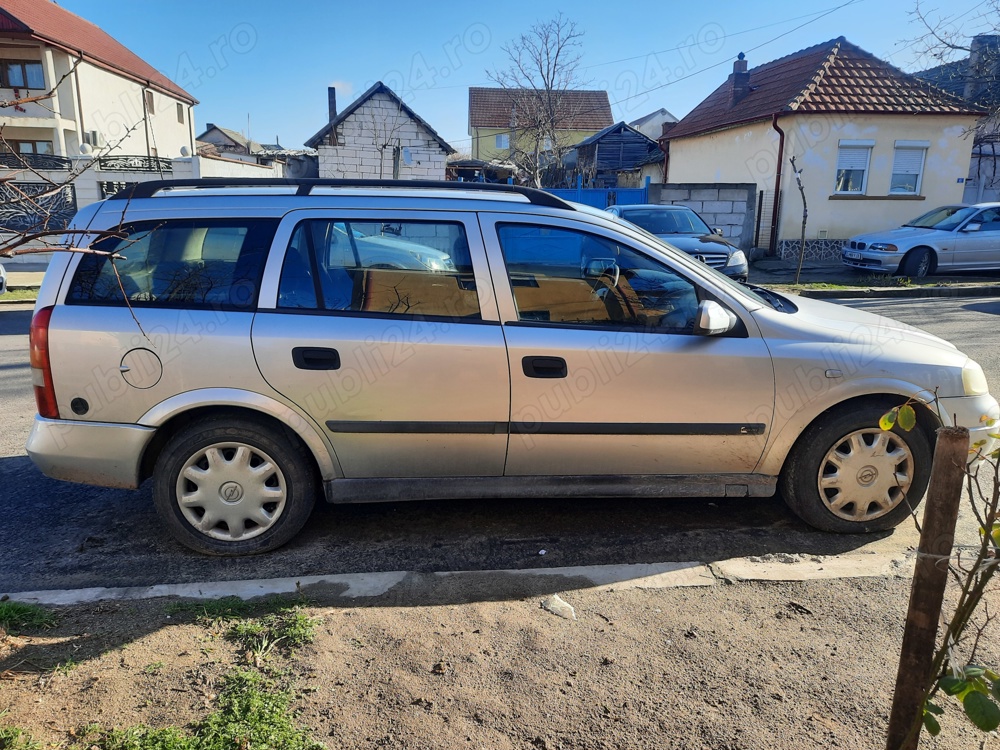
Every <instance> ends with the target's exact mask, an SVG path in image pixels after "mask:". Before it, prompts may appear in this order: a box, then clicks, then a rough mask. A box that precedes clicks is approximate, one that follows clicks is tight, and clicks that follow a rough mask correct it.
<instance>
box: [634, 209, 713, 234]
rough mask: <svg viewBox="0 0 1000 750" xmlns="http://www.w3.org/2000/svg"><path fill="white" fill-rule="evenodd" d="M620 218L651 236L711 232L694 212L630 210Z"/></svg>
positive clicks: (679, 210)
mask: <svg viewBox="0 0 1000 750" xmlns="http://www.w3.org/2000/svg"><path fill="white" fill-rule="evenodd" d="M622 218H624V219H626V220H628V221H631V222H632V223H633V224H635V225H637V226H640V227H642V228H643V229H645V230H646V231H647V232H651V233H652V234H698V235H701V234H711V233H712V230H711V229H709V228H708V225H707V224H706V223H705V222H704V221H702V220H701V218H700V217H699V216H698V214H696V213H695V212H694V211H690V210H688V209H676V208H660V209H658V208H631V209H629V210H627V211H623V212H622Z"/></svg>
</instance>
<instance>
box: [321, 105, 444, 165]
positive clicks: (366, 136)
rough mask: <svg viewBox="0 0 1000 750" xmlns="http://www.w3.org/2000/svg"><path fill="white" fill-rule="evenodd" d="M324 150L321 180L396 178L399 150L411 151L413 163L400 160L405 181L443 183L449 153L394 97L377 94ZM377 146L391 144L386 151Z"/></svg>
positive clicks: (328, 141) (337, 133) (328, 142)
mask: <svg viewBox="0 0 1000 750" xmlns="http://www.w3.org/2000/svg"><path fill="white" fill-rule="evenodd" d="M336 135H337V138H336V142H337V143H338V144H340V145H337V146H334V145H331V142H330V141H331V140H332V138H328V139H327V142H326V143H323V144H320V146H319V148H318V149H317V150H318V151H319V176H320V177H333V178H336V177H341V178H363V179H380V178H381V179H386V180H388V179H392V160H393V146H395V145H398V146H399V148H400V149H404V148H406V149H409V152H410V156H411V163H410V164H407V163H405V161H403V159H402V156H400V163H399V178H400V179H402V180H443V179H444V173H445V160H446V159H447V156H448V155H447V154H446V153H445V151H444V150H443V149H442V148H441V146H440V144H438V142H437V141H436V140H435V139H434V137H433V136H431V134H430V132H428V130H427V129H426V128H425V127H424V126H423V125H421V124H420V123H418V122H417V121H416V120H413V119H411V118H410V117H409V116H408V115H407V114H406V111H405V110H402V109H401V108H400V107H399V105H398V104H397V103H396V101H395V100H393V99H392V98H391V97H389V96H386V95H385V94H376V95H375V96H373V97H372V98H371V99H369V100H368V101H366V102H365V103H364V104H362V105H361V106H360V107H358V108H357V110H355V111H354V112H353V113H352V114H351V115H350V116H349V117H348V118H347V119H346V120H344V122H342V123H340V125H338V126H337V131H336ZM376 143H388V144H389V145H388V146H387V147H386V148H385V149H384V150H383V151H380V150H379V149H378V148H376V145H375V144H376Z"/></svg>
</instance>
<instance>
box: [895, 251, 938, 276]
mask: <svg viewBox="0 0 1000 750" xmlns="http://www.w3.org/2000/svg"><path fill="white" fill-rule="evenodd" d="M933 268H934V253H933V251H931V249H930V248H929V247H917V248H914V249H913V250H910V252H908V253H907V254H906V257H905V258H903V262H902V263H900V264H899V273H900V275H901V276H909V277H911V278H914V279H922V278H924V277H925V276H927V275H928V274H929V273H930V272H931V270H932V269H933Z"/></svg>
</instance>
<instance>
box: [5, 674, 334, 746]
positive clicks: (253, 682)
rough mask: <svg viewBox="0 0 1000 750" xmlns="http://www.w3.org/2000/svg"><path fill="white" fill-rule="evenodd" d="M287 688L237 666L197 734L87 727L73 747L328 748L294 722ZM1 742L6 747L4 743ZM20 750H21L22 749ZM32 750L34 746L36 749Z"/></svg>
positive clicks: (172, 729)
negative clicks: (238, 668) (215, 706)
mask: <svg viewBox="0 0 1000 750" xmlns="http://www.w3.org/2000/svg"><path fill="white" fill-rule="evenodd" d="M291 699H292V694H291V691H290V690H288V688H287V687H285V686H283V685H281V684H279V683H277V682H276V681H274V680H270V679H268V678H266V677H263V676H262V675H260V674H259V673H257V672H253V671H238V672H234V673H233V674H231V675H229V676H228V677H226V678H225V681H224V682H223V686H222V690H221V691H220V694H219V707H218V709H216V710H215V711H213V712H212V713H211V714H209V715H208V716H207V717H206V718H205V719H204V720H203V721H201V722H200V723H199V724H197V725H195V727H194V733H193V735H187V734H184V733H183V732H181V731H180V730H179V729H176V728H174V727H168V728H166V729H150V728H149V727H145V726H137V727H131V728H129V729H110V730H102V729H100V728H99V727H94V726H90V727H86V728H85V729H84V730H83V731H82V732H81V733H79V734H78V741H77V742H76V743H75V744H74V745H73V748H74V749H78V750H83V749H84V748H86V749H87V750H91V749H93V750H232V749H233V748H253V750H324V746H323V745H321V744H319V743H318V742H315V741H314V740H312V739H311V738H310V737H309V735H308V734H307V733H306V732H305V730H303V729H301V728H299V727H297V726H295V724H294V722H293V721H292V717H291V715H290V712H289V710H288V704H289V703H290V702H291ZM0 747H2V746H0ZM18 750H20V749H18ZM32 750H33V749H32Z"/></svg>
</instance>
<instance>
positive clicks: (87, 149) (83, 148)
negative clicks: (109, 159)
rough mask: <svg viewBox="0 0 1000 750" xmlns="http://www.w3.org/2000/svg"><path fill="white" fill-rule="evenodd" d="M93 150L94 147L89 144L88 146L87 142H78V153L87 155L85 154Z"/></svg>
mask: <svg viewBox="0 0 1000 750" xmlns="http://www.w3.org/2000/svg"><path fill="white" fill-rule="evenodd" d="M93 150H94V149H93V148H91V146H90V144H89V143H81V144H80V153H81V154H84V155H87V154H89V153H91V152H92V151H93Z"/></svg>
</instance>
